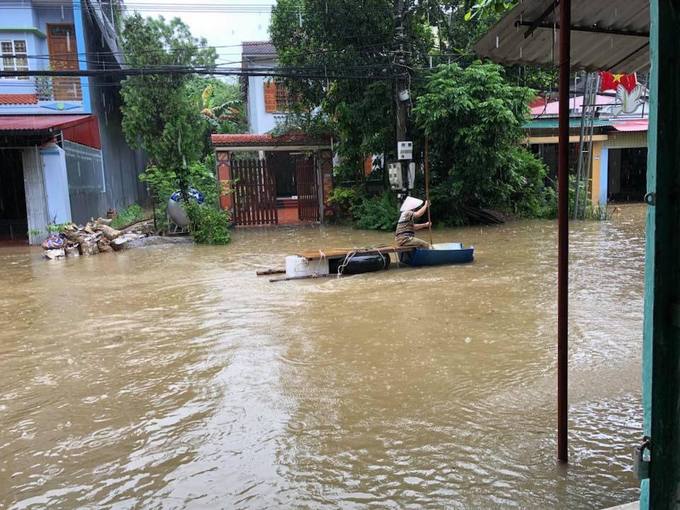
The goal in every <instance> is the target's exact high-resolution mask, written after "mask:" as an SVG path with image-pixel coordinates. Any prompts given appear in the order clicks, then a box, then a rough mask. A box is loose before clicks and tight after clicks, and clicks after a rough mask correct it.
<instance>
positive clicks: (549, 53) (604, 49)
mask: <svg viewBox="0 0 680 510" xmlns="http://www.w3.org/2000/svg"><path fill="white" fill-rule="evenodd" d="M558 4H559V1H554V0H524V1H521V2H520V3H519V4H518V5H517V6H516V7H514V8H513V9H512V10H511V11H510V12H508V14H506V15H505V16H504V17H503V18H502V19H501V20H500V21H499V22H498V23H497V24H496V25H495V26H493V27H492V28H491V29H490V30H489V31H488V32H487V33H486V34H485V35H484V37H482V39H481V40H480V41H479V42H478V43H477V44H476V45H475V52H476V53H477V54H478V55H479V56H481V57H486V58H490V59H491V60H493V61H494V62H499V63H502V64H535V65H551V66H557V65H558V64H559V49H558V44H557V42H558V32H559V27H560V24H559V15H558V14H559V8H557V5H558ZM571 4H572V8H571V13H572V14H571V31H572V35H571V67H572V68H573V69H584V70H589V71H613V72H626V73H632V72H636V71H642V70H645V69H647V68H648V67H649V2H637V1H631V0H607V1H598V0H595V1H593V0H572V2H571Z"/></svg>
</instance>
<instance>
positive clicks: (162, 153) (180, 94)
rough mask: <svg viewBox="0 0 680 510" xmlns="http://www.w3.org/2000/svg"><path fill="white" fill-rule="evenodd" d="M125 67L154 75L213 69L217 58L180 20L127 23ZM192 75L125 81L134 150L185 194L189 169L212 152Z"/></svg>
mask: <svg viewBox="0 0 680 510" xmlns="http://www.w3.org/2000/svg"><path fill="white" fill-rule="evenodd" d="M122 40H123V49H124V52H125V59H126V62H127V63H128V64H129V65H130V66H131V67H135V68H146V69H149V70H153V69H157V68H167V67H168V66H174V67H178V68H186V67H187V66H208V67H210V66H213V65H214V64H215V59H216V53H215V50H214V49H212V48H208V47H207V43H206V41H205V40H199V39H196V38H194V37H192V35H191V32H190V31H189V28H188V27H187V25H185V24H184V23H183V22H182V21H181V20H180V19H178V18H175V19H173V20H171V21H168V22H166V21H165V19H164V18H162V17H160V18H157V19H153V18H146V19H145V18H143V17H141V16H140V15H139V14H135V15H133V16H130V17H128V18H126V19H125V24H124V27H123V31H122ZM190 80H191V77H190V75H186V74H149V75H141V76H131V77H129V78H127V79H126V80H124V81H123V83H122V90H121V94H122V97H123V107H122V111H123V131H124V133H125V137H126V139H127V141H128V143H129V144H130V145H132V146H133V147H138V148H143V149H144V150H145V151H146V153H147V154H148V155H149V158H150V160H151V163H152V164H153V165H155V166H156V167H157V168H158V169H160V171H162V172H167V173H168V174H170V175H172V176H174V178H175V180H176V182H177V185H178V186H179V188H180V190H181V191H182V193H183V194H186V190H187V188H188V182H187V175H188V172H187V168H188V164H189V163H191V162H194V161H197V160H198V159H199V158H200V157H201V156H203V155H204V154H205V152H206V149H207V143H206V133H207V123H206V122H205V120H204V119H203V118H202V117H201V114H200V110H201V109H200V105H199V104H198V103H197V98H195V97H192V95H191V94H190V93H189V90H188V86H187V85H188V83H189V81H190Z"/></svg>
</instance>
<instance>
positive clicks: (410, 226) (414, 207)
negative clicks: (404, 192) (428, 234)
mask: <svg viewBox="0 0 680 510" xmlns="http://www.w3.org/2000/svg"><path fill="white" fill-rule="evenodd" d="M429 206H430V202H429V201H426V202H424V203H423V201H422V200H420V199H419V198H415V197H406V199H405V200H404V203H402V204H401V208H400V211H401V214H400V215H399V221H398V222H397V231H396V232H395V234H394V240H395V242H396V243H397V246H415V247H417V248H429V247H430V243H428V242H427V241H423V240H422V239H418V238H417V237H416V231H417V230H422V229H424V228H429V226H430V222H429V221H428V222H427V223H415V220H416V219H418V218H421V217H422V216H423V215H424V214H425V212H427V208H428V207H429Z"/></svg>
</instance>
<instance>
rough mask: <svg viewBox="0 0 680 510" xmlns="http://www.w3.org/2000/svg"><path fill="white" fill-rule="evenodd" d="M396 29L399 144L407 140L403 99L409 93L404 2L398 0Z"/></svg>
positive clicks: (395, 94)
mask: <svg viewBox="0 0 680 510" xmlns="http://www.w3.org/2000/svg"><path fill="white" fill-rule="evenodd" d="M395 9H396V12H395V15H396V28H395V40H396V43H397V48H398V49H397V51H396V58H395V61H396V64H397V74H398V76H397V79H396V81H395V88H394V100H395V105H396V111H397V119H396V120H397V126H396V127H397V129H396V133H397V142H401V141H403V140H406V117H407V116H406V100H408V98H406V100H405V99H404V97H403V93H404V91H408V83H407V82H406V80H404V76H403V73H404V71H405V70H406V52H405V51H404V40H405V39H406V34H405V28H404V0H396V2H395Z"/></svg>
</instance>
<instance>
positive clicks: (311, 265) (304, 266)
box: [286, 255, 330, 278]
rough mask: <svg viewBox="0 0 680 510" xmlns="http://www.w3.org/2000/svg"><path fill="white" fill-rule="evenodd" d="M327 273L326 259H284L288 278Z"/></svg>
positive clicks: (293, 257)
mask: <svg viewBox="0 0 680 510" xmlns="http://www.w3.org/2000/svg"><path fill="white" fill-rule="evenodd" d="M329 272H330V270H329V269H328V259H319V260H307V259H306V258H304V257H299V256H297V255H290V256H288V257H286V277H288V278H295V277H299V276H312V275H315V274H328V273H329Z"/></svg>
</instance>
